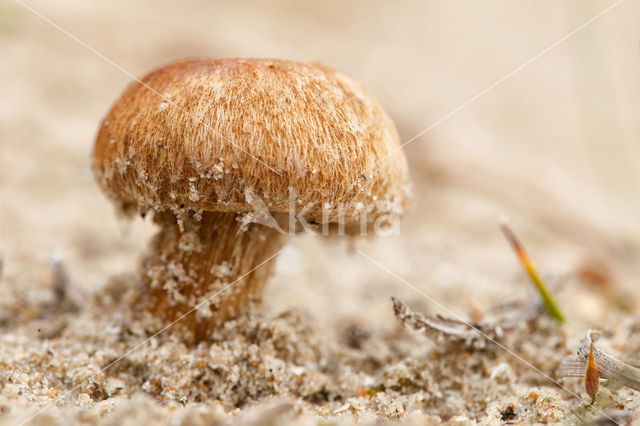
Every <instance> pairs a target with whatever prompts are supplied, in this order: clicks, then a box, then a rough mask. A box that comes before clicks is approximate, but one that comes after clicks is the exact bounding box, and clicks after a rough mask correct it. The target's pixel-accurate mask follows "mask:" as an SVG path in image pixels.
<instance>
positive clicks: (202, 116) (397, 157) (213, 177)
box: [93, 58, 409, 221]
mask: <svg viewBox="0 0 640 426" xmlns="http://www.w3.org/2000/svg"><path fill="white" fill-rule="evenodd" d="M141 81H142V82H143V83H144V84H141V83H140V82H134V83H132V84H131V85H130V86H129V87H128V88H127V90H126V91H125V92H124V93H123V94H122V96H121V97H120V99H119V100H118V101H117V102H116V103H115V105H114V106H113V107H112V109H111V111H110V112H109V114H108V115H107V117H106V118H105V119H104V121H103V123H102V126H101V127H100V130H99V133H98V137H97V140H96V143H95V148H94V157H93V171H94V174H95V176H96V179H97V181H98V183H99V185H100V186H101V188H102V189H103V190H104V191H105V192H106V193H107V194H108V195H109V196H110V198H112V199H113V200H114V201H116V202H117V203H118V204H119V205H120V206H121V207H122V208H123V209H124V210H125V211H146V210H150V209H151V210H155V211H166V210H174V211H175V209H177V208H179V207H182V208H192V209H196V210H204V211H219V212H238V213H245V212H251V211H252V210H253V207H252V206H251V205H250V204H249V203H248V202H247V193H248V191H250V192H253V193H254V194H256V195H258V196H259V197H261V198H262V200H264V202H265V204H266V206H267V208H268V210H269V211H270V212H282V213H284V212H288V211H289V203H290V190H289V188H291V187H292V188H294V190H295V199H296V202H297V203H298V204H299V205H307V204H308V203H313V206H312V207H311V208H309V209H308V210H307V213H308V214H307V219H309V220H320V219H321V217H320V214H321V210H322V209H323V208H324V209H330V211H331V213H330V215H329V219H330V220H331V221H332V220H334V219H335V217H336V215H337V214H339V213H338V210H337V209H338V208H341V209H342V212H343V213H344V214H345V215H346V216H347V218H348V217H349V216H352V215H354V216H355V215H357V214H360V213H361V211H362V210H363V209H366V210H367V213H369V215H368V219H367V221H372V220H375V218H376V217H377V216H379V215H380V214H399V213H401V212H402V210H403V206H404V205H405V203H406V202H407V199H408V191H409V188H408V169H407V164H406V159H405V156H404V153H403V151H402V149H399V147H400V145H399V140H398V135H397V132H396V130H395V128H394V125H393V123H392V122H391V120H390V119H389V117H388V116H387V114H386V113H385V112H384V111H383V109H382V108H381V107H380V105H379V104H378V103H377V102H376V101H375V100H374V99H373V98H372V97H371V95H370V94H369V93H367V91H366V90H365V89H364V88H363V87H362V86H361V85H360V84H359V83H357V82H355V81H354V80H352V79H351V78H349V77H347V76H345V75H344V74H342V73H339V72H337V71H335V70H333V69H330V68H327V67H325V66H322V65H319V64H305V63H297V62H291V61H285V60H277V59H238V58H231V59H218V60H208V59H197V60H185V61H179V62H175V63H172V64H170V65H167V66H164V67H162V68H159V69H157V70H155V71H153V72H151V73H149V74H147V75H146V76H144V77H143V78H142V79H141ZM325 213H326V212H325ZM325 219H326V217H325ZM347 220H348V219H347Z"/></svg>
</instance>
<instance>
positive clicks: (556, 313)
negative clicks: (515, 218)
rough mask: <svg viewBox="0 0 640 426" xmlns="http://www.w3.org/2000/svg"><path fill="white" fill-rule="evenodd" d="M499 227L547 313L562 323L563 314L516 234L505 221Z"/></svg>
mask: <svg viewBox="0 0 640 426" xmlns="http://www.w3.org/2000/svg"><path fill="white" fill-rule="evenodd" d="M500 229H501V230H502V232H503V233H504V235H505V237H507V240H509V242H510V243H511V246H512V247H513V250H514V251H515V252H516V255H517V256H518V258H519V259H520V261H521V262H522V264H523V265H524V267H525V269H526V270H527V273H528V274H529V277H530V278H531V281H533V284H535V286H536V288H537V289H538V293H540V296H542V300H543V302H544V305H545V307H546V308H547V310H548V311H549V315H551V317H553V318H554V319H555V320H556V321H558V322H560V323H563V322H564V316H563V315H562V313H561V312H560V309H559V308H558V305H557V304H556V302H555V301H554V300H553V297H552V296H551V293H550V292H549V290H547V286H545V285H544V282H542V280H541V279H540V276H539V275H538V272H537V271H536V269H535V268H534V266H533V263H532V262H531V259H530V258H529V255H528V254H527V252H526V251H525V249H524V247H523V246H522V244H521V243H520V241H519V240H518V237H516V234H515V233H514V232H513V231H512V230H511V228H509V226H508V225H507V224H505V223H502V224H500Z"/></svg>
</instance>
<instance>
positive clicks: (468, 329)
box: [391, 297, 542, 349]
mask: <svg viewBox="0 0 640 426" xmlns="http://www.w3.org/2000/svg"><path fill="white" fill-rule="evenodd" d="M391 300H392V301H393V312H394V314H395V316H396V318H398V320H399V321H400V322H401V323H402V324H403V325H405V326H406V327H409V328H411V329H413V330H416V331H419V332H421V333H424V334H428V335H435V336H444V337H445V338H446V339H448V340H450V341H456V342H464V344H465V345H467V346H471V347H475V348H480V349H482V348H484V347H485V346H486V344H487V343H488V342H495V341H499V340H500V339H501V338H502V337H503V336H504V334H505V333H508V332H510V331H512V330H514V329H515V328H517V327H518V326H520V325H521V324H524V323H526V322H529V321H531V320H534V319H535V318H537V317H538V316H539V315H540V313H541V312H542V309H541V308H542V305H541V304H540V303H537V302H536V303H535V304H534V305H529V306H518V307H517V308H516V307H514V306H511V309H513V311H512V312H510V313H509V314H508V315H505V316H504V317H503V318H502V319H501V320H499V321H496V322H495V323H493V324H490V323H471V322H469V321H462V320H459V319H452V318H445V317H443V316H441V315H435V316H432V317H427V316H424V315H422V314H421V313H417V312H413V311H412V310H411V309H409V307H407V306H406V305H405V304H404V303H403V302H401V301H400V300H399V299H397V298H395V297H392V298H391Z"/></svg>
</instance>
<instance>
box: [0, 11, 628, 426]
mask: <svg viewBox="0 0 640 426" xmlns="http://www.w3.org/2000/svg"><path fill="white" fill-rule="evenodd" d="M28 4H29V5H30V6H32V7H33V8H35V9H36V10H37V11H38V12H39V13H41V14H43V15H44V16H46V17H47V18H48V19H50V20H51V21H53V22H55V23H56V24H58V25H59V26H61V27H62V28H64V29H65V30H67V31H69V32H70V33H71V34H73V35H74V36H75V37H77V39H79V40H81V41H82V42H84V43H86V44H87V45H89V46H91V47H93V48H95V49H96V50H97V51H98V52H100V53H101V54H103V55H105V56H106V57H107V58H109V59H110V60H111V61H113V62H114V63H115V64H117V65H118V66H120V67H122V69H124V70H126V71H127V72H129V73H131V74H133V75H136V76H138V75H141V74H143V73H144V72H145V71H147V70H148V69H150V68H153V67H155V66H157V65H159V64H162V63H165V62H168V61H171V60H174V59H176V58H182V57H192V56H208V57H222V56H271V57H282V58H288V59H294V60H316V61H320V62H323V63H326V64H328V65H331V66H333V67H335V68H338V69H340V70H343V71H345V72H347V73H348V74H350V75H352V76H353V77H355V78H357V79H358V80H361V81H362V82H363V83H364V84H365V85H366V86H367V87H368V88H369V89H370V90H371V91H372V92H373V93H374V94H376V96H377V97H378V98H379V99H380V101H381V103H382V104H383V105H384V106H385V107H386V108H387V110H388V112H389V113H390V115H391V116H392V117H393V118H394V120H395V121H396V123H397V126H398V129H399V131H400V134H401V138H402V139H403V140H404V141H409V140H411V139H412V138H413V137H414V136H415V135H417V134H419V133H420V132H422V131H425V130H427V129H428V131H426V133H424V134H422V135H421V136H420V137H418V138H417V139H415V140H414V141H412V142H411V143H409V144H408V145H407V146H406V149H405V151H406V153H407V156H408V157H409V160H410V167H411V173H412V180H413V184H414V203H413V206H412V209H411V211H410V212H409V213H408V214H407V215H406V217H405V219H404V220H403V222H402V228H401V234H400V235H399V236H394V237H379V238H371V239H360V240H349V241H346V240H326V239H321V238H317V237H312V236H297V237H295V238H293V239H292V240H291V241H290V242H289V243H288V245H287V247H286V249H285V251H284V252H283V253H282V255H281V256H279V258H278V259H277V265H276V272H275V274H274V276H273V277H272V280H271V282H270V285H269V287H268V289H267V294H266V296H265V306H264V307H263V309H262V310H261V311H260V312H257V313H255V315H253V316H251V317H243V318H239V319H238V320H236V321H233V322H230V323H228V324H227V325H226V326H225V327H224V328H222V329H221V330H220V331H219V332H218V333H216V334H215V335H214V336H212V337H211V339H210V340H209V341H207V342H205V343H202V344H200V345H199V346H197V347H186V346H184V345H183V344H182V343H180V341H179V339H178V338H177V337H176V336H175V335H172V334H171V332H170V330H169V331H168V332H166V333H163V334H161V335H159V336H157V337H155V338H154V339H152V340H151V341H149V342H146V343H145V341H146V340H147V337H148V336H147V335H146V334H145V332H144V327H143V325H141V324H138V323H136V322H135V321H133V320H132V318H131V315H130V307H129V305H128V303H127V301H128V300H129V299H130V298H131V297H132V291H133V290H132V289H133V288H134V286H135V283H136V282H137V275H136V270H137V267H138V260H139V259H140V256H141V255H142V254H143V253H144V250H145V247H146V245H147V242H148V239H149V238H150V237H151V235H153V232H154V228H153V225H152V224H151V223H150V222H149V221H146V222H145V221H142V220H137V221H133V222H123V221H121V220H119V219H118V218H117V217H116V216H115V214H114V211H113V209H112V207H111V206H110V204H109V203H108V201H107V200H106V199H105V198H104V197H103V195H102V194H101V193H100V192H99V190H98V188H97V186H96V185H95V184H94V182H93V179H92V176H91V173H90V170H89V154H90V152H91V147H92V142H93V138H94V136H95V132H96V127H97V125H98V123H99V121H100V118H101V117H102V116H103V115H104V114H105V113H106V111H107V109H108V107H109V105H110V104H111V103H112V102H113V101H114V100H115V98H116V97H117V96H118V94H119V93H120V91H121V90H122V89H123V88H124V87H125V85H126V84H127V83H128V82H129V81H130V80H131V76H129V75H127V74H126V73H123V72H122V70H119V69H117V68H116V67H115V66H114V65H113V64H110V63H109V62H107V61H105V60H104V59H102V58H100V57H98V56H97V55H96V54H95V53H94V52H91V51H90V50H87V48H86V47H84V46H83V45H82V44H80V43H79V42H78V41H75V40H73V39H72V38H70V37H69V36H67V35H65V34H63V33H62V32H60V31H59V30H58V29H56V28H54V27H52V26H51V25H50V24H48V23H47V22H45V21H43V20H42V19H41V18H39V17H38V16H36V15H35V14H34V13H33V12H31V11H29V10H28V9H26V8H25V7H23V6H22V5H21V4H20V3H17V2H14V1H12V0H8V1H7V2H3V3H2V4H0V46H2V52H3V59H2V67H0V73H1V78H0V89H1V91H2V96H0V135H1V149H2V152H1V155H2V157H1V167H0V170H1V177H0V179H1V184H2V188H1V191H2V192H1V200H0V202H1V205H0V209H1V210H0V214H1V216H0V232H1V238H0V261H1V272H0V273H1V276H0V279H1V282H0V292H1V293H0V294H1V295H2V296H1V298H0V333H1V334H0V424H16V423H21V422H24V421H26V420H27V419H29V420H30V421H31V422H33V423H35V424H69V423H73V422H75V423H83V424H140V423H142V422H155V423H161V424H266V423H269V422H270V423H272V424H318V423H323V422H324V423H323V424H331V423H337V424H350V423H352V422H357V421H362V422H365V424H371V423H375V422H377V421H384V420H387V419H392V420H398V421H401V422H406V423H407V424H424V423H437V422H449V423H451V424H454V423H455V424H458V423H461V424H465V423H469V424H473V423H474V422H478V423H501V422H503V421H511V422H521V423H534V422H542V423H553V422H560V423H581V422H583V421H591V420H594V419H601V420H602V419H603V418H604V417H603V416H605V415H606V416H610V417H613V418H614V420H616V421H618V422H619V423H622V424H624V423H625V422H633V421H635V422H637V423H638V424H640V418H638V417H637V411H638V410H640V402H639V399H640V395H639V393H638V392H636V391H633V390H630V389H628V388H625V387H620V386H619V385H616V384H614V383H605V382H603V383H602V385H601V391H600V393H599V395H598V397H597V399H596V403H595V405H594V406H593V407H589V406H587V402H588V397H587V396H586V394H585V393H584V387H583V385H582V382H581V381H580V380H579V379H562V380H557V383H554V381H552V380H550V378H551V379H553V380H556V377H555V375H554V372H555V370H556V368H557V366H558V364H559V363H560V361H561V359H562V358H563V357H564V356H566V355H568V354H571V353H573V352H575V350H576V349H577V347H578V345H579V342H580V340H581V339H582V338H583V337H584V335H585V333H586V332H587V330H588V329H591V328H597V329H600V330H602V331H603V332H604V337H603V339H602V340H601V341H599V342H598V344H599V345H602V347H603V348H606V349H607V350H608V351H609V352H610V353H612V354H615V355H616V356H617V357H619V358H621V359H631V360H633V359H635V360H638V359H639V358H640V332H639V330H640V315H639V312H640V307H639V303H638V301H639V300H640V286H639V285H638V277H640V221H638V219H637V218H638V217H640V197H639V196H638V195H640V143H639V141H640V121H639V120H637V117H638V116H640V81H639V80H638V78H637V76H638V75H640V51H639V50H638V42H639V41H640V27H638V26H637V22H638V19H639V18H640V3H638V2H635V1H625V2H622V3H620V4H619V5H617V6H615V7H614V8H613V9H611V10H610V11H608V12H607V13H606V14H604V15H603V16H601V17H599V18H598V19H597V20H595V21H593V22H591V23H590V24H588V25H587V26H585V27H584V28H582V29H581V30H580V31H578V32H576V33H575V34H574V35H573V36H571V37H570V38H568V39H566V40H565V41H563V42H562V43H560V44H558V45H557V46H555V47H553V49H551V50H549V51H548V52H546V53H544V55H541V56H539V57H538V56H537V55H538V54H539V53H541V52H544V51H545V49H546V48H547V47H549V46H552V45H553V44H554V43H555V42H557V41H559V40H561V39H562V38H563V37H564V36H566V35H567V34H570V33H571V32H572V31H573V30H575V29H577V28H579V27H581V26H582V25H583V24H585V23H586V22H588V21H589V20H590V19H591V18H592V17H594V16H596V15H598V14H599V13H600V12H601V11H603V10H605V9H606V8H608V7H609V6H611V5H614V4H615V3H613V2H605V1H588V2H585V1H568V2H552V1H545V2H538V1H535V2H534V1H531V2H517V3H515V2H507V1H492V2H483V3H475V2H462V3H451V2H446V1H442V2H436V1H428V2H415V3H414V2H407V3H406V4H403V5H402V6H400V5H395V4H392V3H386V2H366V3H365V2H352V3H349V4H348V5H344V4H342V3H341V2H337V1H329V2H322V3H317V4H316V3H313V2H288V1H278V2H273V3H270V4H269V5H266V4H263V3H259V2H255V3H254V2H244V3H240V2H204V1H199V0H197V1H188V2H183V3H180V4H177V3H172V2H168V1H160V2H153V3H151V2H140V3H137V4H135V5H132V4H129V3H128V2H124V1H114V2H108V3H101V4H90V3H87V4H85V3H80V2H74V1H61V2H55V4H54V3H50V2H43V1H34V2H29V3H28ZM531 59H535V60H533V61H531V62H530V63H529V61H530V60H531ZM523 64H527V65H526V66H524V67H520V66H521V65H523ZM514 70H516V71H517V72H516V73H514V74H512V75H510V73H511V72H512V71H514ZM507 76H508V78H506V79H504V80H502V79H503V77H507ZM495 82H500V83H499V84H497V85H495V86H492V84H493V83H495ZM485 89H490V90H488V91H486V92H485ZM476 95H481V96H479V97H477V98H476ZM471 100H473V101H472V102H468V101H471ZM458 107H463V108H458ZM501 215H507V216H508V217H509V218H510V220H511V225H512V227H513V228H514V229H515V230H516V232H517V233H518V234H519V236H520V237H521V239H522V240H523V241H524V243H525V244H526V246H527V248H528V250H529V252H530V254H531V256H532V257H533V259H534V261H535V263H536V264H537V265H538V267H539V269H540V271H541V272H543V273H544V274H545V275H546V276H548V277H550V282H553V283H555V289H556V294H557V299H558V301H559V304H560V306H561V307H562V309H563V311H564V313H565V315H566V317H567V323H566V324H565V325H563V326H559V325H557V324H555V323H554V322H553V321H552V320H550V319H549V318H546V317H545V316H543V317H540V318H539V319H538V320H537V321H535V322H533V323H527V324H522V325H521V326H520V327H518V328H517V329H516V330H515V331H513V332H511V333H508V334H507V335H505V336H504V338H503V341H502V343H503V344H504V346H505V347H506V348H508V351H506V350H504V349H501V348H499V347H497V346H495V345H488V346H487V347H486V348H484V349H478V348H468V347H466V346H464V345H462V344H460V343H455V342H449V341H447V340H446V339H434V338H433V337H430V336H423V335H420V334H418V333H416V332H414V331H412V330H407V329H405V328H404V327H403V326H402V325H401V324H400V322H399V321H398V320H397V319H396V318H395V317H394V314H393V309H392V303H391V300H390V298H391V297H392V296H395V297H398V298H400V299H401V300H403V301H404V302H405V303H407V305H408V306H410V307H411V308H412V309H414V310H416V311H419V312H423V313H425V314H429V315H433V314H436V313H441V314H443V315H446V316H449V317H451V316H453V315H461V316H463V317H464V318H471V319H473V320H477V319H479V318H485V319H486V320H490V319H491V317H492V313H493V311H494V309H495V308H496V306H498V305H500V304H505V303H507V302H517V303H526V302H527V301H529V300H532V298H535V297H536V296H535V293H533V292H532V290H531V286H530V284H529V282H528V280H527V277H526V276H525V275H524V273H523V272H522V269H521V266H520V265H519V264H518V263H517V261H516V259H515V257H514V254H513V253H512V251H511V249H510V247H509V246H508V244H507V243H506V242H505V240H504V238H503V236H502V235H501V234H500V232H499V230H498V227H497V224H498V218H499V217H500V216H501ZM52 256H53V258H54V259H62V260H61V262H62V263H61V264H56V263H55V262H54V264H53V265H58V266H53V265H52V263H51V258H52ZM372 260H375V262H378V263H379V264H380V265H382V266H383V267H380V266H379V265H377V264H376V263H374V262H373V261H372ZM60 265H62V266H60ZM59 268H63V270H64V273H65V274H66V275H67V276H68V280H65V279H64V278H61V272H60V269H59ZM56 271H57V273H56ZM61 281H62V282H65V281H68V284H67V287H66V291H67V296H65V297H59V296H58V297H57V298H56V291H55V289H56V284H59V283H60V282H61ZM59 294H60V293H58V295H59ZM434 301H436V302H437V303H434ZM125 354H126V355H125ZM123 355H124V357H123V358H122V359H120V358H121V357H122V356H123ZM516 355H517V356H516ZM518 358H520V359H518ZM114 361H116V362H115V363H113V365H111V366H109V365H110V364H111V363H112V362H114ZM523 361H524V362H523ZM107 366H109V367H108V368H106V369H105V367H107ZM36 414H38V415H37V416H35V417H32V416H34V415H36ZM634 416H635V417H634ZM633 419H635V420H633Z"/></svg>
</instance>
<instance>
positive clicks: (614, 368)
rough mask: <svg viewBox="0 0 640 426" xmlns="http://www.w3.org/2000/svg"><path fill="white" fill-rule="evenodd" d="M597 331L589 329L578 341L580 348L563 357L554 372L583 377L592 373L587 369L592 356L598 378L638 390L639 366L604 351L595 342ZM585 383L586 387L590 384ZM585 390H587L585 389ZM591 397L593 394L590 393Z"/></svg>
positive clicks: (565, 375) (558, 374)
mask: <svg viewBox="0 0 640 426" xmlns="http://www.w3.org/2000/svg"><path fill="white" fill-rule="evenodd" d="M598 335H599V333H598V332H596V331H592V330H590V331H589V332H588V333H587V336H586V337H585V338H584V339H582V341H581V342H580V348H579V349H578V352H577V354H576V355H572V356H570V357H567V358H565V359H564V360H563V361H562V363H561V364H560V366H559V367H558V370H557V372H556V374H557V376H558V377H584V376H589V375H590V374H591V375H592V374H593V368H591V369H589V359H590V357H591V358H593V360H594V361H595V365H596V369H597V370H596V374H597V375H598V377H599V378H600V379H609V380H612V381H616V382H620V383H622V384H623V385H625V386H627V387H629V388H631V389H634V390H636V391H640V368H637V367H633V366H631V365H629V364H627V363H625V362H622V361H620V360H618V359H616V358H614V357H613V356H612V355H609V354H608V353H606V352H604V351H603V350H602V349H600V348H598V347H597V346H596V344H595V341H596V339H597V336H598ZM585 385H586V387H587V388H588V387H589V386H592V385H587V382H586V381H585ZM587 391H589V390H588V389H587ZM591 396H592V397H593V395H591Z"/></svg>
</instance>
